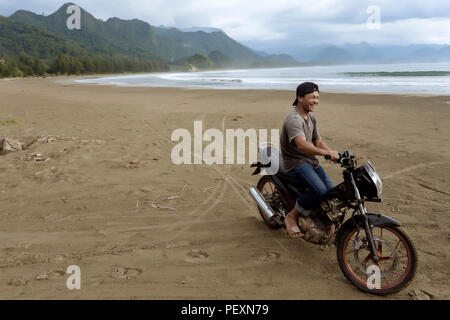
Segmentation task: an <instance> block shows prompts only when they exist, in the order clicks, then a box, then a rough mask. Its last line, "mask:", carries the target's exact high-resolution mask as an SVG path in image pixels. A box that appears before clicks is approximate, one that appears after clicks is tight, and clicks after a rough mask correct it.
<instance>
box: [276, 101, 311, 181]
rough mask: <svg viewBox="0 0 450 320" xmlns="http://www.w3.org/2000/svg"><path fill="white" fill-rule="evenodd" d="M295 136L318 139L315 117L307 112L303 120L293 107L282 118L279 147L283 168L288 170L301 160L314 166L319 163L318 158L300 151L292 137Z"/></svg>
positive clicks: (308, 139)
mask: <svg viewBox="0 0 450 320" xmlns="http://www.w3.org/2000/svg"><path fill="white" fill-rule="evenodd" d="M297 136H305V137H306V141H308V142H309V143H313V141H315V140H317V139H320V134H319V130H318V129H317V123H316V119H315V118H314V117H313V116H312V115H311V113H308V120H305V118H303V116H302V115H301V114H300V112H298V111H297V108H293V109H292V110H291V111H289V113H288V114H287V116H286V118H285V119H284V123H283V128H282V129H281V136H280V148H281V154H282V155H283V165H284V170H285V171H286V172H287V171H290V170H292V169H294V168H295V167H296V166H298V165H299V164H300V163H302V162H306V163H309V164H312V165H313V166H314V167H315V168H317V166H318V165H319V160H317V158H316V157H315V156H312V155H309V154H306V153H303V152H301V151H300V150H299V149H298V148H297V145H296V144H295V141H294V138H295V137H297Z"/></svg>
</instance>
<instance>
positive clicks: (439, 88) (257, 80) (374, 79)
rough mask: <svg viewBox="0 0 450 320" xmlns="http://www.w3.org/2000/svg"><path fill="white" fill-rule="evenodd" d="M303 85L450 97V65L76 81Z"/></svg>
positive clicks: (270, 86)
mask: <svg viewBox="0 0 450 320" xmlns="http://www.w3.org/2000/svg"><path fill="white" fill-rule="evenodd" d="M303 81H313V82H315V83H317V84H318V85H319V87H320V90H321V91H326V92H348V93H393V94H402V93H404V94H419V95H423V94H430V95H450V63H410V64H409V63H402V64H376V65H368V64H365V65H337V66H309V67H295V68H270V69H241V70H221V71H201V72H173V73H153V74H137V75H127V76H111V77H100V78H86V79H79V80H76V82H79V83H91V84H105V85H118V86H152V87H184V88H196V89H198V88H204V89H263V90H264V89H266V90H273V89H275V90H295V88H296V87H297V85H298V84H299V83H301V82H303Z"/></svg>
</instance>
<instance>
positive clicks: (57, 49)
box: [0, 3, 297, 77]
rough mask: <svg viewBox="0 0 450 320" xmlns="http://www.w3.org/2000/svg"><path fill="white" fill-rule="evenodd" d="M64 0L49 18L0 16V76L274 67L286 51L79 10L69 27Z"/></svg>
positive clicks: (288, 61) (288, 60)
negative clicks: (266, 52)
mask: <svg viewBox="0 0 450 320" xmlns="http://www.w3.org/2000/svg"><path fill="white" fill-rule="evenodd" d="M71 5H73V3H66V4H65V5H63V6H62V7H61V8H59V9H58V10H57V11H56V12H54V13H53V14H51V15H49V16H44V15H39V14H35V13H33V12H30V11H26V10H18V11H16V12H15V13H14V14H13V15H11V16H10V17H9V18H6V17H2V16H0V77H11V76H19V77H20V76H29V75H44V74H45V73H50V74H81V73H118V72H152V71H168V70H169V64H170V65H171V66H172V68H173V69H175V70H197V69H199V68H200V69H210V68H229V67H236V66H238V67H241V66H245V67H267V66H270V67H277V66H287V65H293V64H296V63H297V62H296V61H295V60H294V59H293V58H292V57H290V56H288V55H271V56H267V57H263V56H261V55H259V54H258V53H256V52H254V51H252V50H251V49H249V48H247V47H246V46H244V45H242V44H240V43H239V42H237V41H235V40H233V39H231V38H230V37H228V36H227V35H226V34H225V33H224V32H222V31H221V30H219V29H215V28H199V27H195V28H191V29H187V30H186V31H180V30H178V29H176V28H167V27H159V28H158V27H153V26H151V25H150V24H148V23H146V22H144V21H141V20H138V19H133V20H123V19H119V18H110V19H108V20H107V21H103V20H100V19H96V18H95V17H94V16H93V15H91V14H90V13H89V12H87V11H86V10H84V9H82V8H80V27H81V28H79V29H70V28H68V26H67V21H68V20H69V18H70V17H71V16H72V14H73V13H67V9H68V7H69V6H71Z"/></svg>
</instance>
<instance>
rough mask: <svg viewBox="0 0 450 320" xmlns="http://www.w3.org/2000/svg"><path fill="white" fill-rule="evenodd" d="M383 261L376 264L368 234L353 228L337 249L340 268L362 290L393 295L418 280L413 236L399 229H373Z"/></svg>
mask: <svg viewBox="0 0 450 320" xmlns="http://www.w3.org/2000/svg"><path fill="white" fill-rule="evenodd" d="M372 234H373V238H374V241H375V246H376V248H377V253H378V257H379V258H380V260H379V261H378V262H374V261H373V260H372V254H371V252H370V249H369V245H368V241H367V240H366V235H365V232H364V231H361V232H358V229H357V228H353V229H349V230H347V231H345V232H344V234H343V235H342V238H341V241H339V245H338V248H337V256H338V262H339V266H340V267H341V270H342V272H343V273H344V275H345V276H346V277H347V279H348V280H350V282H352V283H353V284H354V285H355V286H356V287H358V288H359V289H361V290H362V291H365V292H368V293H373V294H390V293H394V292H398V291H400V290H401V289H403V288H404V287H405V286H406V285H407V284H408V283H409V282H410V281H411V280H412V279H413V277H414V274H415V272H416V268H417V254H416V250H415V248H414V245H413V244H412V242H411V240H410V239H409V237H408V236H407V235H406V234H405V232H404V231H403V230H402V229H400V228H398V227H396V226H380V227H375V228H373V229H372Z"/></svg>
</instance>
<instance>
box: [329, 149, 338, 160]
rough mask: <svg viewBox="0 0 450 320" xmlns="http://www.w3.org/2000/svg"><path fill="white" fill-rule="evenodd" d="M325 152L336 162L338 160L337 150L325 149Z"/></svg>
mask: <svg viewBox="0 0 450 320" xmlns="http://www.w3.org/2000/svg"><path fill="white" fill-rule="evenodd" d="M327 154H329V155H330V157H331V158H330V160H331V161H333V162H334V163H336V162H337V161H338V160H339V152H337V151H334V150H327Z"/></svg>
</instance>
